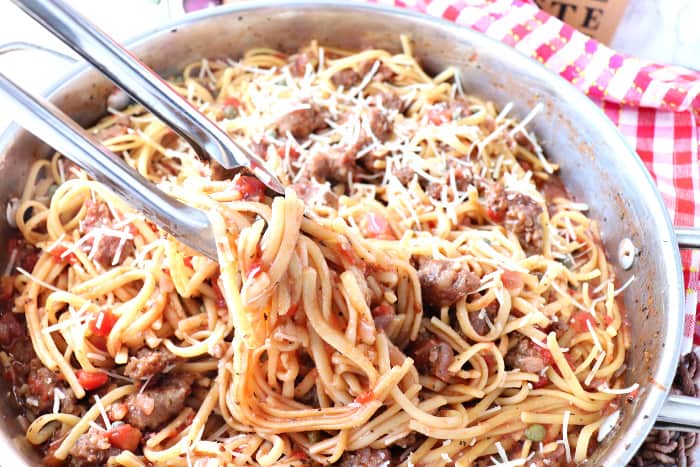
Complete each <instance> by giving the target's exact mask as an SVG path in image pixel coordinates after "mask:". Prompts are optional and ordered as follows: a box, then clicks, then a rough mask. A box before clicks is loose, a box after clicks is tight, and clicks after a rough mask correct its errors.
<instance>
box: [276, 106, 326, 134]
mask: <svg viewBox="0 0 700 467" xmlns="http://www.w3.org/2000/svg"><path fill="white" fill-rule="evenodd" d="M325 127H326V122H325V120H324V118H323V114H322V113H321V112H320V111H319V110H318V109H316V108H314V107H311V108H302V109H297V110H293V111H291V112H289V113H287V114H285V115H283V116H282V117H281V118H280V119H279V120H277V131H278V132H280V133H281V134H283V135H284V134H286V133H287V132H290V133H291V134H292V135H293V136H294V137H295V138H299V139H302V138H306V137H307V136H309V135H310V134H311V133H313V132H314V131H316V130H320V129H322V128H325Z"/></svg>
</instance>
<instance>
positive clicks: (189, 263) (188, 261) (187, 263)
mask: <svg viewBox="0 0 700 467" xmlns="http://www.w3.org/2000/svg"><path fill="white" fill-rule="evenodd" d="M182 262H183V263H185V266H187V267H188V268H190V269H194V267H193V266H192V256H185V259H184V260H183V261H182Z"/></svg>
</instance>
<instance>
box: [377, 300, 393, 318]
mask: <svg viewBox="0 0 700 467" xmlns="http://www.w3.org/2000/svg"><path fill="white" fill-rule="evenodd" d="M393 313H394V307H392V306H391V305H389V304H388V303H382V304H381V305H378V306H375V307H374V308H373V309H372V316H374V317H377V316H384V315H389V314H393Z"/></svg>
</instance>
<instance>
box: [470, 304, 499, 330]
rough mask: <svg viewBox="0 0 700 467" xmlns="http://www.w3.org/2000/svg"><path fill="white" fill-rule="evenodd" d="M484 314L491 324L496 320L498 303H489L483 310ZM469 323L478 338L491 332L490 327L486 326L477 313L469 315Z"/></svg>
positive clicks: (484, 320)
mask: <svg viewBox="0 0 700 467" xmlns="http://www.w3.org/2000/svg"><path fill="white" fill-rule="evenodd" d="M485 313H486V317H487V318H488V320H489V321H490V322H491V324H493V322H494V320H495V319H496V315H498V301H497V300H494V301H492V302H491V303H489V304H488V306H487V307H486V308H485ZM469 322H470V323H471V325H472V327H473V328H474V331H476V333H477V334H479V335H480V336H485V335H486V334H488V333H489V332H490V331H491V327H490V326H489V325H488V322H487V321H486V319H485V318H483V315H482V313H481V312H479V311H473V312H470V313H469Z"/></svg>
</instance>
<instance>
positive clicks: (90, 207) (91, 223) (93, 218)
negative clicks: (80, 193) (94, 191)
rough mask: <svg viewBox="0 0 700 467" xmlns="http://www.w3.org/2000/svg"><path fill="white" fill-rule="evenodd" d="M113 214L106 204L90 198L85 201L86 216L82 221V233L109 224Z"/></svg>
mask: <svg viewBox="0 0 700 467" xmlns="http://www.w3.org/2000/svg"><path fill="white" fill-rule="evenodd" d="M111 220H112V214H111V213H110V212H109V208H108V207H107V205H106V204H104V203H100V202H96V201H93V200H92V199H88V200H87V201H85V217H83V220H81V221H80V233H82V234H86V233H88V232H89V231H90V230H92V229H93V228H95V227H102V226H104V225H107V224H109V223H110V222H111Z"/></svg>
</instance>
